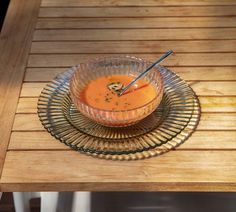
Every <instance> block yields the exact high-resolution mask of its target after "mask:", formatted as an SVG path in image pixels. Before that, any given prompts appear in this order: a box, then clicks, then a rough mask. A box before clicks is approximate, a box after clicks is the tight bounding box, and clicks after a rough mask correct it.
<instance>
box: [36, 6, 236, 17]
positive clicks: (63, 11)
mask: <svg viewBox="0 0 236 212" xmlns="http://www.w3.org/2000/svg"><path fill="white" fill-rule="evenodd" d="M233 15H236V6H234V5H232V6H214V7H213V6H194V7H185V6H183V7H181V6H179V7H171V6H170V7H124V8H120V7H106V8H104V7H90V8H66V7H65V8H58V7H55V8H46V7H43V8H41V9H40V12H39V17H40V18H42V17H44V18H49V17H71V18H74V17H179V16H186V17H190V16H191V17H194V16H204V17H208V16H209V17H211V16H233Z"/></svg>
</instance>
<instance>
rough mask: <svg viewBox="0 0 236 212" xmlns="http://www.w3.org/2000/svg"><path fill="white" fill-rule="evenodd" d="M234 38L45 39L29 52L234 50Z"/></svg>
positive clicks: (235, 42)
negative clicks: (186, 39)
mask: <svg viewBox="0 0 236 212" xmlns="http://www.w3.org/2000/svg"><path fill="white" fill-rule="evenodd" d="M235 46H236V40H198V41H196V40H194V41H170V40H168V41H104V42H101V41H81V42H80V41H71V42H66V41H64V42H63V41H61V42H60V41H51V42H50V41H48V42H47V41H45V42H33V43H32V47H31V53H37V54H42V53H46V54H56V53H61V54H65V53H69V54H71V53H72V54H76V53H91V54H92V53H112V54H114V53H123V54H135V53H148V52H153V53H164V52H166V51H167V49H169V48H171V49H172V50H173V51H174V52H175V53H183V52H184V53H189V52H191V53H193V52H196V53H198V52H211V53H212V52H235Z"/></svg>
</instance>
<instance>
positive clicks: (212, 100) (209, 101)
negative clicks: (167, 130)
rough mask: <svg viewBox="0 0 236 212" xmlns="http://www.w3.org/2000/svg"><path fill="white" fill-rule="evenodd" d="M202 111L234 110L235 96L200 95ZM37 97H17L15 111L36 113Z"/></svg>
mask: <svg viewBox="0 0 236 212" xmlns="http://www.w3.org/2000/svg"><path fill="white" fill-rule="evenodd" d="M199 99H200V103H201V111H202V112H236V97H235V96H227V97H223V96H200V97H199ZM37 103H38V98H19V102H18V106H17V111H16V113H37Z"/></svg>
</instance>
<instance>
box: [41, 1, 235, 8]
mask: <svg viewBox="0 0 236 212" xmlns="http://www.w3.org/2000/svg"><path fill="white" fill-rule="evenodd" d="M235 4H236V3H235V1H234V0H224V1H220V0H183V1H178V0H161V1H160V0H158V1H157V0H145V1H136V0H119V1H117V0H116V1H114V0H89V1H87V0H80V1H78V0H42V4H41V6H42V7H68V5H70V6H71V7H81V6H82V7H89V6H93V7H94V6H101V5H102V6H104V7H106V6H170V5H172V6H179V5H235Z"/></svg>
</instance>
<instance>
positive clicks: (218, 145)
mask: <svg viewBox="0 0 236 212" xmlns="http://www.w3.org/2000/svg"><path fill="white" fill-rule="evenodd" d="M207 134H208V136H206V131H196V132H195V133H193V134H192V136H191V137H190V138H189V139H188V140H187V141H185V142H184V144H182V145H180V146H179V147H178V148H177V149H176V150H177V151H178V150H236V142H235V137H236V132H235V131H207ZM216 138H217V139H216ZM8 149H9V150H12V151H13V150H17V151H18V150H50V151H56V150H68V151H73V150H71V149H70V148H69V147H68V146H66V145H64V144H63V143H60V142H59V141H58V140H56V139H55V138H54V137H52V136H51V135H50V134H49V133H48V132H46V131H38V132H37V131H28V132H20V131H19V132H12V135H11V140H10V143H9V148H8Z"/></svg>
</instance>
